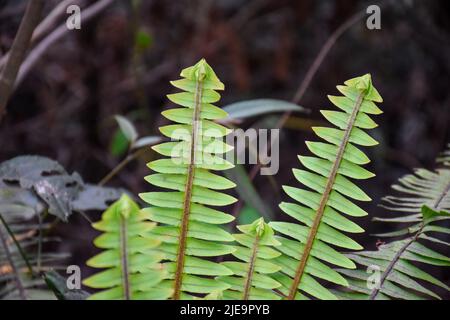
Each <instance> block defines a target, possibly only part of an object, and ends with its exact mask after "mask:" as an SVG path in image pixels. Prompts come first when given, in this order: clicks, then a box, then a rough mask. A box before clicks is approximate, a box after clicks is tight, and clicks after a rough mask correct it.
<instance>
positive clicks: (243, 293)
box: [219, 218, 281, 300]
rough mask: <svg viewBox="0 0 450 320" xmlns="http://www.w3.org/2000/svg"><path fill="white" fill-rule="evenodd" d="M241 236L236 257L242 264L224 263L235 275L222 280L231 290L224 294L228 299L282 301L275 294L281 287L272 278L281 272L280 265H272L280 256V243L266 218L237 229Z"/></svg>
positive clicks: (223, 277) (237, 235) (238, 262)
mask: <svg viewBox="0 0 450 320" xmlns="http://www.w3.org/2000/svg"><path fill="white" fill-rule="evenodd" d="M237 228H238V230H239V231H241V233H237V234H234V235H233V236H234V238H235V239H236V242H238V244H239V245H238V246H237V248H236V251H235V252H233V253H232V254H233V256H234V257H236V258H237V259H239V260H241V261H242V262H240V261H226V262H223V263H222V264H223V265H225V266H226V267H228V268H229V269H231V270H232V271H233V274H234V275H233V276H222V277H219V279H220V280H221V281H223V282H225V283H228V284H229V285H230V286H231V288H230V289H228V290H226V291H224V292H223V293H222V298H223V299H226V300H279V299H280V298H281V296H280V295H279V294H276V293H275V292H273V291H272V290H273V289H276V288H278V287H280V286H281V284H280V283H278V282H277V281H275V280H274V279H273V278H272V277H271V275H272V274H274V273H275V272H277V271H279V270H280V269H281V268H280V266H278V265H276V264H275V263H273V262H271V260H272V259H274V258H276V257H278V256H279V255H280V253H279V252H278V251H276V250H274V249H273V248H272V247H273V246H279V245H280V243H279V242H278V241H277V240H275V237H274V232H273V230H272V228H271V227H270V226H269V225H268V224H267V223H265V222H264V219H263V218H259V219H257V220H255V221H254V222H253V223H251V224H248V225H241V226H237Z"/></svg>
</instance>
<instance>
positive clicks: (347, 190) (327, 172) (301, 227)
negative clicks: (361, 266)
mask: <svg viewBox="0 0 450 320" xmlns="http://www.w3.org/2000/svg"><path fill="white" fill-rule="evenodd" d="M337 89H338V90H339V91H340V92H341V93H342V94H343V95H344V96H329V99H330V101H331V102H332V103H333V104H334V105H335V106H337V107H338V108H339V109H341V110H342V111H343V112H339V111H331V110H323V111H321V113H322V114H323V116H324V117H325V118H326V119H327V120H328V121H330V122H331V123H332V124H333V125H335V126H336V127H337V128H325V127H317V128H313V130H314V132H315V133H316V134H317V135H318V136H319V137H320V138H322V139H323V140H325V142H306V145H307V147H308V149H309V150H310V151H311V152H312V153H313V154H314V157H304V156H300V157H299V159H300V162H301V163H302V164H303V165H304V166H305V167H306V168H307V169H309V170H310V171H307V170H300V169H294V170H293V172H294V176H295V178H296V179H297V180H298V181H299V182H300V183H301V184H303V185H305V186H306V187H307V188H309V189H310V190H307V189H300V188H294V187H289V186H284V187H283V188H284V190H285V192H286V193H287V194H288V195H289V196H290V197H291V198H293V199H294V200H296V201H297V202H299V203H300V204H301V205H299V204H297V203H286V202H283V203H281V204H280V208H281V209H282V210H283V211H284V212H285V213H286V214H288V215H289V216H291V217H292V218H294V219H295V220H297V221H299V222H300V223H301V224H296V223H288V222H271V223H270V226H271V227H272V228H273V229H274V230H275V231H277V232H279V233H281V234H283V235H284V236H288V237H290V238H292V239H287V238H284V237H279V238H277V240H279V241H280V242H281V246H279V247H278V250H280V252H282V253H283V255H282V256H280V257H278V258H276V259H275V260H274V261H275V263H278V264H279V265H280V266H281V267H282V271H281V272H280V273H279V274H278V275H277V276H276V277H275V279H276V280H278V281H279V282H280V283H282V284H283V287H282V288H280V291H282V292H284V293H285V294H286V295H287V299H290V300H293V299H308V296H307V295H304V293H306V294H308V295H309V296H312V297H315V298H318V299H337V297H336V296H335V295H334V294H333V293H331V292H330V291H329V290H328V289H326V288H325V287H324V286H322V285H321V284H320V283H319V282H318V281H316V280H315V279H314V278H319V279H323V280H327V281H329V282H332V283H334V284H340V285H344V286H345V285H347V281H346V280H345V278H343V277H342V276H341V275H340V274H339V273H337V272H336V271H335V270H333V269H331V268H330V267H329V266H327V265H326V264H324V263H323V262H322V261H324V262H328V263H330V264H332V265H335V266H340V267H343V268H350V269H352V268H355V267H356V266H355V264H354V263H353V262H352V261H351V260H350V259H349V258H347V257H346V256H344V255H343V254H341V253H339V252H338V251H336V250H335V249H334V248H332V247H331V246H330V244H331V245H334V246H337V247H341V248H344V249H351V250H360V249H362V247H361V246H360V245H359V244H358V243H357V242H355V241H354V240H352V239H351V238H350V237H348V236H346V235H344V234H343V233H342V232H349V233H359V232H363V231H364V230H363V229H362V228H361V227H359V226H358V225H357V224H355V223H354V222H352V221H351V220H349V219H348V218H346V217H345V216H344V215H348V216H352V217H362V216H365V215H367V213H366V212H365V211H364V210H363V209H361V208H360V207H359V206H358V205H356V204H355V203H354V202H353V201H352V200H358V201H370V200H371V199H370V198H369V197H368V196H367V194H366V193H365V192H364V191H363V190H361V189H360V188H359V187H358V186H356V185H355V184H354V183H353V182H352V181H350V180H349V179H348V178H353V179H368V178H370V177H372V176H374V174H373V173H371V172H369V171H367V170H366V169H364V168H363V167H361V165H363V164H366V163H368V162H369V161H370V160H369V158H368V157H367V156H366V155H365V154H364V153H363V152H362V151H361V150H360V149H359V148H358V147H356V146H355V145H360V146H374V145H376V144H377V141H375V140H374V139H373V138H372V137H371V136H369V135H368V134H367V133H366V132H364V131H363V129H373V128H375V127H376V126H377V124H376V123H375V122H374V121H373V120H372V119H371V118H370V116H369V114H373V115H377V114H380V113H381V110H380V109H379V108H378V107H377V106H376V104H375V102H382V101H383V100H382V98H381V96H380V95H379V93H378V91H377V90H376V89H375V87H374V86H373V85H372V80H371V76H370V75H369V74H366V75H364V76H361V77H357V78H353V79H350V80H348V81H346V82H345V85H343V86H337ZM348 198H350V199H352V200H349V199H348ZM342 214H344V215H342ZM299 290H300V291H301V293H300V294H299Z"/></svg>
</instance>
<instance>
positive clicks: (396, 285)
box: [340, 153, 450, 300]
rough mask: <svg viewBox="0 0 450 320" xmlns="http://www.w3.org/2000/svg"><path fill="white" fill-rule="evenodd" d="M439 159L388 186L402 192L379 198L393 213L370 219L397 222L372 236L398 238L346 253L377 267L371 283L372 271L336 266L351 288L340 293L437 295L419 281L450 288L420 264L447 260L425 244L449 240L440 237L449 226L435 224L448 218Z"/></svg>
mask: <svg viewBox="0 0 450 320" xmlns="http://www.w3.org/2000/svg"><path fill="white" fill-rule="evenodd" d="M443 157H445V153H444V154H443ZM441 159H442V157H440V158H438V162H439V163H441V166H440V167H439V168H437V169H436V170H435V171H434V172H433V171H429V170H426V169H417V170H415V173H414V174H408V175H406V176H404V177H402V178H400V179H399V183H398V184H395V185H393V186H392V188H393V189H394V190H396V191H398V192H399V193H401V194H402V195H395V196H393V195H392V196H387V197H385V198H383V200H384V203H383V205H382V207H384V208H386V209H388V210H390V211H393V212H396V213H397V214H396V215H395V216H394V217H387V218H374V220H375V221H383V222H386V223H391V224H395V225H398V226H399V227H400V228H399V229H398V230H396V231H394V232H389V233H384V234H378V235H376V236H378V237H402V239H401V240H396V241H393V242H390V243H388V244H384V245H381V246H379V247H378V250H377V251H373V252H372V251H363V252H359V253H357V254H351V255H349V257H350V258H352V259H353V260H354V261H356V262H357V263H358V264H359V265H361V266H363V267H365V268H368V267H370V268H372V269H373V270H372V271H374V270H377V271H378V272H380V277H379V279H373V280H376V283H374V285H373V286H371V287H370V288H368V286H367V280H371V279H369V277H370V276H371V273H368V272H366V271H365V270H363V269H361V268H360V269H359V270H352V271H348V270H340V272H341V273H343V274H346V275H347V276H348V277H349V282H350V289H352V290H354V291H356V293H354V294H349V293H343V295H344V296H345V297H349V298H358V299H371V300H375V299H406V300H413V299H426V298H436V299H439V296H438V295H437V294H436V293H435V292H434V291H432V290H430V289H428V288H426V287H425V286H423V285H422V284H421V283H419V282H423V283H424V284H425V283H428V284H433V285H435V286H438V287H441V288H443V289H445V290H450V288H449V287H448V286H447V285H446V284H444V283H442V282H441V281H440V280H438V279H436V278H435V277H433V276H431V275H430V274H428V273H427V272H425V271H423V270H422V269H421V268H420V264H427V265H434V266H441V267H443V266H447V267H448V266H450V258H448V257H447V256H446V255H443V254H441V253H438V252H436V251H434V250H432V249H430V248H429V246H430V244H432V243H433V244H434V245H436V246H442V247H444V248H448V247H449V246H450V243H449V242H448V241H445V240H444V239H445V236H447V235H448V234H449V233H450V229H449V228H448V227H445V226H442V225H439V222H440V221H442V220H448V219H450V164H449V163H448V162H446V161H441ZM417 262H418V263H419V265H418V266H417V265H416V264H417ZM374 268H375V269H374ZM418 281H419V282H418Z"/></svg>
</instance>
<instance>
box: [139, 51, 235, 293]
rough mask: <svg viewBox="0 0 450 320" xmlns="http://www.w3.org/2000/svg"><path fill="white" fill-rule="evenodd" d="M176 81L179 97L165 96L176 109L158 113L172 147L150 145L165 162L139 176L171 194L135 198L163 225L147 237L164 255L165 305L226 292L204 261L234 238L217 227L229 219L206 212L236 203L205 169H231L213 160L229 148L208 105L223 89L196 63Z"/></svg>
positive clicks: (221, 269)
mask: <svg viewBox="0 0 450 320" xmlns="http://www.w3.org/2000/svg"><path fill="white" fill-rule="evenodd" d="M181 77H182V79H180V80H176V81H172V82H171V83H172V85H173V86H175V87H176V88H179V89H181V90H183V91H182V92H179V93H175V94H169V95H168V98H169V100H171V101H172V102H174V103H175V104H178V105H180V106H181V107H182V108H174V109H169V110H166V111H164V112H163V113H162V114H163V116H164V117H166V118H167V119H169V120H172V121H174V122H176V124H172V125H167V126H164V127H162V128H160V131H161V132H162V134H163V135H165V136H167V137H169V138H171V139H172V140H173V141H171V142H166V143H162V144H159V145H157V146H154V147H153V149H154V150H155V151H156V152H158V153H160V154H161V155H164V156H169V157H171V158H169V159H160V160H156V161H153V162H150V163H149V164H148V167H149V168H150V169H152V170H153V171H155V172H156V173H155V174H152V175H149V176H147V177H146V178H145V179H146V180H147V181H148V182H149V183H151V184H153V185H154V186H157V187H162V188H166V189H170V190H174V191H162V192H147V193H142V194H140V197H141V198H142V199H143V200H144V201H145V202H147V203H149V204H150V205H152V207H149V208H146V209H144V210H143V211H144V212H146V213H148V214H149V215H150V216H151V218H152V220H153V221H156V222H159V223H162V224H163V225H162V226H158V227H156V228H155V231H154V233H155V234H157V235H158V236H159V237H161V239H162V241H163V244H162V245H161V247H160V250H162V251H163V252H164V253H165V254H166V257H167V260H168V262H167V263H165V264H164V266H165V268H166V269H167V270H168V271H169V273H170V280H167V281H165V282H164V285H165V286H167V287H171V288H173V289H174V294H173V296H172V298H173V299H180V298H182V299H189V298H192V295H191V293H193V294H200V295H201V294H209V293H213V292H217V291H222V290H226V289H228V288H229V285H227V284H225V283H223V282H221V281H218V280H216V279H214V278H210V277H209V276H223V275H231V274H232V273H233V272H232V271H231V270H230V269H229V268H227V267H225V266H224V265H221V264H218V263H215V262H212V261H209V260H206V259H204V258H206V257H216V256H221V255H225V254H229V253H232V252H233V251H234V248H233V246H231V245H227V244H222V242H231V241H234V238H233V237H232V235H231V234H229V233H228V232H226V231H225V230H223V229H222V228H221V227H220V226H219V225H221V224H225V223H228V222H230V221H232V220H233V217H232V216H231V215H229V214H226V213H223V212H221V211H218V210H216V209H212V208H210V207H208V206H225V205H229V204H232V203H234V202H235V201H236V199H235V198H234V197H232V196H229V195H227V194H224V193H222V192H221V191H222V190H225V189H230V188H233V187H234V186H235V184H234V183H233V182H231V181H230V180H228V179H226V178H224V177H222V176H219V175H217V174H215V173H211V172H209V171H208V170H215V171H218V170H225V169H229V168H232V167H233V165H232V164H231V163H229V162H228V161H226V160H225V159H223V158H222V156H221V155H222V154H224V153H226V152H228V151H230V150H231V149H232V147H231V146H229V145H227V144H226V143H224V142H223V141H222V139H223V137H224V136H226V135H227V134H228V133H230V130H229V129H228V128H226V127H224V126H222V125H220V124H217V123H215V122H214V121H213V120H218V119H223V118H225V117H226V116H227V113H226V112H225V111H223V110H222V109H220V108H218V107H216V106H214V105H213V104H212V103H215V102H217V101H219V99H220V95H219V94H218V93H217V91H216V90H223V89H224V85H223V83H222V82H220V80H219V79H218V78H217V76H216V74H215V73H214V71H213V70H212V68H211V67H210V66H209V65H208V64H207V63H206V61H205V60H204V59H202V60H200V61H199V62H198V63H197V64H195V65H194V66H192V67H189V68H186V69H184V70H183V71H182V72H181ZM174 140H175V141H174ZM205 276H208V277H205Z"/></svg>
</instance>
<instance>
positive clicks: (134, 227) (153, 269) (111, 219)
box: [83, 194, 172, 300]
mask: <svg viewBox="0 0 450 320" xmlns="http://www.w3.org/2000/svg"><path fill="white" fill-rule="evenodd" d="M93 227H94V228H95V229H97V230H99V231H101V232H102V234H101V235H100V236H99V237H97V238H96V239H95V240H94V245H95V246H96V247H98V248H100V249H103V250H104V251H103V252H101V253H100V254H98V255H96V256H94V257H93V258H91V259H89V260H88V261H87V265H88V266H90V267H93V268H102V269H107V270H104V271H101V272H99V273H97V274H94V275H93V276H91V277H89V278H87V279H85V280H84V281H83V284H84V285H86V286H88V287H91V288H95V289H102V291H100V292H98V293H95V294H93V295H91V296H90V297H89V299H94V300H131V299H133V300H140V299H142V300H148V299H150V300H152V299H166V298H167V297H169V296H170V295H171V294H172V290H170V289H169V288H160V287H157V285H158V284H159V283H160V282H161V281H162V280H163V279H164V278H165V277H166V276H167V274H166V272H165V271H164V270H162V269H161V268H160V267H159V262H160V261H161V260H162V259H163V255H162V254H161V253H160V252H157V251H155V250H154V249H155V248H156V247H157V246H158V245H159V243H160V241H159V240H157V239H156V238H155V237H154V236H153V235H151V231H152V229H153V228H154V227H155V223H153V222H150V221H149V220H148V216H147V215H146V214H145V213H142V212H140V211H139V207H138V206H137V204H136V203H135V202H134V201H133V200H132V199H131V198H130V197H128V196H127V195H125V194H124V195H122V197H121V198H120V199H119V200H117V201H116V202H114V203H113V204H112V205H111V206H110V207H109V208H108V209H107V210H106V211H105V212H104V213H103V215H102V219H101V220H100V221H99V222H96V223H94V224H93Z"/></svg>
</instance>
